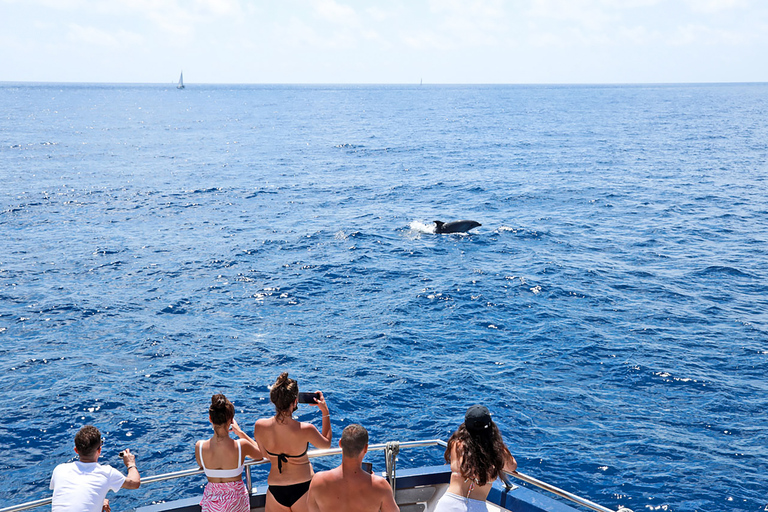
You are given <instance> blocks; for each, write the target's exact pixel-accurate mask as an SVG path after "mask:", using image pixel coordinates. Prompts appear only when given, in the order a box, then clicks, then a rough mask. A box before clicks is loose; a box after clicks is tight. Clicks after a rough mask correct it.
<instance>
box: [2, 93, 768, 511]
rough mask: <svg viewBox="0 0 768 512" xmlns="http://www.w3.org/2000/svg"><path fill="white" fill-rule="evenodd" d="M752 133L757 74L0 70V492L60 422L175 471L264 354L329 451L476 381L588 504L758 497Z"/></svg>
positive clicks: (766, 440) (151, 465)
mask: <svg viewBox="0 0 768 512" xmlns="http://www.w3.org/2000/svg"><path fill="white" fill-rule="evenodd" d="M767 144H768V85H765V84H732V85H670V86H551V87H549V86H504V87H501V86H498V87H497V86H461V87H452V86H423V87H418V86H401V87H397V86H295V87H294V86H196V85H190V86H188V87H187V89H186V90H183V91H179V90H176V89H175V88H173V87H171V86H159V85H147V86H130V85H128V86H126V85H72V84H69V85H59V84H55V85H53V84H40V85H35V84H12V83H5V84H0V162H1V164H2V165H1V167H0V180H1V182H0V183H1V184H0V393H2V396H3V400H2V401H0V474H1V475H2V481H3V485H2V488H0V501H1V502H2V504H3V505H11V504H16V503H21V502H24V501H28V500H32V499H37V498H43V497H46V496H49V495H50V491H49V490H48V484H49V479H50V474H51V471H52V470H53V468H54V466H55V465H56V464H59V463H61V462H65V461H69V460H72V458H73V455H74V452H73V450H72V447H73V441H72V439H73V437H74V434H75V433H76V431H77V430H78V429H79V427H80V426H82V425H83V424H87V423H91V424H95V425H96V426H98V427H99V428H100V429H101V430H102V432H103V433H105V435H106V441H105V446H104V451H103V457H102V462H109V463H111V464H113V465H114V466H116V467H118V468H122V467H123V466H122V463H121V462H120V461H119V459H118V458H117V452H118V451H119V450H120V449H121V448H125V447H130V448H132V449H133V450H134V451H135V452H137V453H138V465H139V469H140V470H141V472H142V475H143V476H149V475H154V474H159V473H165V472H169V471H175V470H180V469H187V468H190V467H193V466H194V465H195V463H194V454H193V445H194V441H195V440H197V439H201V438H204V437H206V436H209V435H210V427H209V424H208V421H207V407H208V404H209V402H210V395H211V394H212V393H215V392H223V393H225V394H226V395H227V396H228V397H230V398H231V399H232V400H233V401H234V402H235V404H236V407H237V416H236V418H237V419H238V421H239V422H240V423H241V425H243V427H244V428H245V429H246V430H250V429H251V428H252V424H253V422H254V421H255V420H256V419H258V418H259V417H264V416H267V415H269V414H271V412H272V408H271V405H270V403H269V398H268V391H267V386H268V385H269V384H270V383H271V382H272V381H274V379H275V377H276V376H277V375H278V374H279V373H280V372H282V371H288V372H290V374H291V376H293V377H295V378H297V379H298V381H299V385H300V387H301V388H302V389H303V390H314V389H322V390H324V392H325V393H326V396H327V399H328V402H329V405H330V409H331V415H332V422H333V428H334V434H335V440H334V443H335V442H336V440H337V439H338V436H339V435H340V432H341V430H342V428H343V427H344V426H345V425H347V424H349V423H352V422H360V423H362V424H364V425H366V426H367V427H368V429H369V431H370V433H371V438H372V441H373V442H386V441H390V440H401V441H407V440H417V439H430V438H442V439H447V438H448V436H449V435H450V434H451V432H452V431H453V430H454V429H455V428H456V426H457V425H458V424H459V423H460V422H461V421H462V419H463V414H464V411H465V410H466V408H467V407H468V406H469V405H472V404H474V403H476V402H480V403H484V404H486V405H488V407H489V408H490V409H491V410H492V412H493V413H494V416H495V419H496V421H497V422H498V423H499V425H500V428H501V429H502V432H503V433H504V436H505V439H506V441H507V443H508V444H509V446H510V448H511V450H512V452H513V454H515V455H516V457H517V460H518V462H519V465H520V470H521V471H523V472H525V473H528V474H530V475H532V476H535V477H538V478H540V479H543V480H545V481H548V482H550V483H552V484H554V485H557V486H559V487H562V488H565V489H566V490H569V491H572V492H575V493H577V494H580V495H582V496H584V497H587V498H589V499H591V500H593V501H596V502H598V503H601V504H603V505H605V506H608V507H611V508H614V509H615V508H617V507H618V506H619V505H624V506H627V507H629V508H632V509H634V510H635V511H636V512H637V511H639V510H668V511H676V512H677V511H713V512H715V511H765V510H768V491H767V490H768V476H767V475H768V462H767V461H768V422H767V421H766V412H765V411H766V410H767V409H768V380H767V378H766V374H768V282H767V281H766V279H767V278H768V186H767V185H768V181H767V179H768V145H767ZM435 219H440V220H443V221H449V220H456V219H474V220H477V221H479V222H481V223H482V226H481V227H480V228H478V229H476V230H474V231H473V232H472V234H471V235H435V234H433V233H431V232H430V231H431V230H430V228H431V226H432V221H433V220H435ZM297 414H298V417H299V418H300V419H302V420H304V421H312V422H314V423H315V424H316V425H319V424H320V414H319V413H318V411H317V410H316V409H314V408H311V407H309V406H302V408H300V409H299V411H298V413H297ZM371 459H372V461H373V462H374V466H375V469H376V470H379V471H380V470H383V469H384V464H383V458H381V457H379V456H376V457H372V458H371ZM441 460H442V453H441V451H440V450H438V449H434V448H433V449H420V450H412V451H408V452H406V451H403V452H401V454H400V462H399V466H400V467H416V466H421V465H427V464H438V463H441ZM335 463H336V461H335V460H331V461H327V462H326V463H318V464H316V467H317V468H319V469H323V468H325V467H328V466H330V465H333V464H335ZM256 479H257V480H264V479H265V473H264V472H263V471H262V470H259V471H258V472H257V475H256ZM203 483H204V479H203V478H202V477H194V478H187V479H182V480H175V481H171V482H167V483H164V484H149V485H146V486H143V487H142V488H141V489H140V490H139V491H122V492H120V493H119V494H117V495H114V497H113V500H112V504H113V510H129V509H131V508H133V507H136V506H139V505H141V504H147V503H149V502H152V501H159V500H170V499H175V498H180V497H189V496H193V495H195V494H200V493H201V492H202V485H203Z"/></svg>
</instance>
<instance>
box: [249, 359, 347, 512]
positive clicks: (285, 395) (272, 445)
mask: <svg viewBox="0 0 768 512" xmlns="http://www.w3.org/2000/svg"><path fill="white" fill-rule="evenodd" d="M269 398H270V400H271V401H272V403H273V404H275V415H274V416H273V417H271V418H264V419H260V420H258V421H257V422H256V425H254V427H253V437H254V438H256V441H257V442H258V443H259V446H260V447H261V449H262V451H263V452H264V455H265V456H267V457H268V458H269V460H270V462H271V463H272V467H271V468H270V469H269V476H267V483H268V484H269V486H268V488H267V501H266V512H287V511H291V512H305V511H306V510H307V508H308V506H307V490H309V484H310V482H311V481H312V476H313V475H314V474H315V473H314V471H313V470H312V465H311V464H310V463H309V458H308V457H307V450H308V449H309V445H310V444H312V445H313V446H316V447H317V448H330V447H331V437H332V436H333V433H332V432H331V418H330V415H329V413H328V405H327V404H326V403H325V398H324V397H323V393H322V392H321V391H317V392H316V395H315V399H314V400H315V402H314V403H311V404H309V405H314V406H317V407H318V408H319V409H320V412H321V413H322V415H323V427H322V428H323V431H322V432H319V431H318V430H317V427H315V426H314V425H312V424H311V423H300V422H298V421H296V420H295V419H293V413H294V411H295V410H296V409H297V408H298V401H299V385H298V384H297V383H296V381H295V380H293V379H290V378H288V373H287V372H284V373H282V374H280V376H279V377H278V378H277V380H276V381H275V383H274V384H273V385H272V388H271V389H270V392H269Z"/></svg>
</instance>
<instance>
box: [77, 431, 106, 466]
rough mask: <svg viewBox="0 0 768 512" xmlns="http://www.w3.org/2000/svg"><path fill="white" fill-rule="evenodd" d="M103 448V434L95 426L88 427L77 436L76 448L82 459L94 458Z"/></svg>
mask: <svg viewBox="0 0 768 512" xmlns="http://www.w3.org/2000/svg"><path fill="white" fill-rule="evenodd" d="M100 446H101V432H99V429H97V428H96V427H94V426H93V425H86V426H84V427H83V428H81V429H80V432H78V433H77V435H76V436H75V448H77V453H78V455H80V457H85V458H86V459H88V458H90V457H92V456H93V455H94V454H95V453H96V451H97V450H98V449H99V447H100Z"/></svg>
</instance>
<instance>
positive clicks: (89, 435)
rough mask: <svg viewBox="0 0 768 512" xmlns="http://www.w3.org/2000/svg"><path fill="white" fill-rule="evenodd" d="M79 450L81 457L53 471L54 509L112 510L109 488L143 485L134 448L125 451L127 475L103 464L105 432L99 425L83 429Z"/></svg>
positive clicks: (65, 511) (67, 511) (78, 511)
mask: <svg viewBox="0 0 768 512" xmlns="http://www.w3.org/2000/svg"><path fill="white" fill-rule="evenodd" d="M75 452H76V453H77V454H78V455H79V456H80V460H77V461H75V462H67V463H65V464H59V465H58V466H56V468H55V469H54V470H53V475H51V489H53V507H52V509H51V510H52V512H102V511H103V512H109V500H107V499H106V496H107V492H109V491H110V490H112V491H114V492H117V491H119V490H120V489H138V488H139V486H140V485H141V477H140V476H139V470H138V469H136V457H135V456H134V455H133V454H132V453H131V452H130V450H124V451H123V452H122V457H123V463H124V464H125V465H126V467H127V468H128V476H127V477H126V476H124V475H123V474H122V473H120V472H119V471H118V470H116V469H114V468H113V467H111V466H106V465H105V466H102V465H101V464H99V462H98V460H99V456H100V455H101V432H99V429H97V428H96V427H94V426H92V425H86V426H84V427H83V428H81V429H80V431H79V432H78V433H77V435H76V436H75Z"/></svg>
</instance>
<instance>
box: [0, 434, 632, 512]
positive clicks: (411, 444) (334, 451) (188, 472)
mask: <svg viewBox="0 0 768 512" xmlns="http://www.w3.org/2000/svg"><path fill="white" fill-rule="evenodd" d="M397 445H398V446H399V448H400V449H403V448H421V447H427V446H442V447H443V448H445V447H446V446H447V443H446V442H445V441H443V440H442V439H428V440H424V441H406V442H402V443H397ZM368 451H369V452H376V451H385V452H386V454H387V456H388V457H390V456H392V457H393V456H394V455H390V454H393V453H395V452H396V450H394V451H393V450H392V443H379V444H372V445H368ZM340 454H341V448H329V449H326V450H310V451H309V452H307V456H308V457H309V458H317V457H327V456H329V455H340ZM267 463H269V459H261V460H249V461H246V462H245V474H246V485H247V487H248V492H249V494H250V493H251V490H252V484H251V466H257V465H261V464H267ZM387 468H388V470H389V469H390V468H391V474H388V475H387V476H388V477H390V481H394V477H395V474H394V472H395V469H394V468H395V464H394V460H392V461H389V460H388V461H387ZM202 474H203V470H202V469H197V468H195V469H185V470H182V471H175V472H172V473H163V474H160V475H155V476H148V477H143V478H142V479H141V483H142V485H143V484H150V483H154V482H163V481H165V480H173V479H176V478H183V477H187V476H193V475H202ZM506 475H510V476H513V477H515V478H517V479H519V480H522V481H523V482H527V483H529V484H531V485H535V486H536V487H539V488H541V489H544V490H545V491H548V492H550V493H552V494H555V495H557V496H560V497H561V498H565V499H567V500H570V501H572V502H574V503H577V504H579V505H581V506H584V507H587V508H590V509H592V510H595V511H596V512H614V511H613V510H611V509H609V508H606V507H603V506H602V505H598V504H597V503H594V502H592V501H589V500H588V499H586V498H582V497H580V496H577V495H575V494H572V493H570V492H568V491H565V490H563V489H560V488H558V487H555V486H554V485H551V484H548V483H546V482H542V481H541V480H538V479H536V478H534V477H532V476H528V475H526V474H524V473H520V472H519V471H515V472H513V473H504V474H503V476H506ZM502 480H503V481H504V484H505V485H506V486H507V489H510V488H512V487H513V486H512V485H511V484H510V483H509V480H508V479H507V478H503V477H502ZM50 504H51V498H43V499H39V500H35V501H29V502H27V503H22V504H20V505H12V506H10V507H5V508H0V512H20V511H22V510H29V509H32V508H37V507H42V506H45V505H50ZM618 512H632V511H631V510H629V509H627V508H624V507H620V508H619V510H618Z"/></svg>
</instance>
